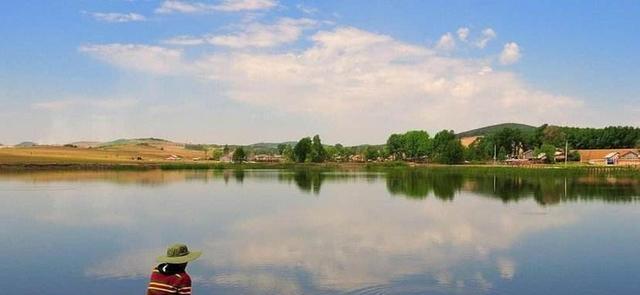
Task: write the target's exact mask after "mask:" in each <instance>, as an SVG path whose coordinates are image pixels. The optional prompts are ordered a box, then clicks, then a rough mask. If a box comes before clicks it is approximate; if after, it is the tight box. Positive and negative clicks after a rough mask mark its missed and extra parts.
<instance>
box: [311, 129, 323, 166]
mask: <svg viewBox="0 0 640 295" xmlns="http://www.w3.org/2000/svg"><path fill="white" fill-rule="evenodd" d="M310 157H311V162H314V163H322V162H324V161H325V160H326V159H327V151H325V150H324V147H323V146H322V142H321V141H320V136H319V135H316V136H314V137H313V143H312V144H311V154H310Z"/></svg>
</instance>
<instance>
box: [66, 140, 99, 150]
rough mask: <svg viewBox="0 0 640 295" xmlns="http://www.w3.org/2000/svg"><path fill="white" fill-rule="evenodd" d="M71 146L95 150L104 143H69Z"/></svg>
mask: <svg viewBox="0 0 640 295" xmlns="http://www.w3.org/2000/svg"><path fill="white" fill-rule="evenodd" d="M69 145H73V146H77V147H79V148H95V147H99V146H100V145H102V142H99V141H76V142H72V143H69Z"/></svg>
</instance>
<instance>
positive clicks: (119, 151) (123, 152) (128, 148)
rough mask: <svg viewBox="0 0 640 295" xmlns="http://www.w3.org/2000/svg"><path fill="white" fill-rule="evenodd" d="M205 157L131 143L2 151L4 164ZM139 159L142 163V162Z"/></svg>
mask: <svg viewBox="0 0 640 295" xmlns="http://www.w3.org/2000/svg"><path fill="white" fill-rule="evenodd" d="M171 155H176V156H179V157H181V158H182V160H177V161H176V160H167V158H168V157H170V156H171ZM205 156H206V155H205V153H204V152H203V151H196V150H187V149H185V148H184V147H183V146H182V145H179V144H175V143H159V144H150V145H137V144H131V145H118V146H112V147H104V148H72V147H61V146H35V147H25V148H2V149H0V164H75V163H79V164H86V163H97V164H107V163H116V164H120V163H158V162H193V158H202V159H204V158H205ZM138 157H140V158H141V160H138Z"/></svg>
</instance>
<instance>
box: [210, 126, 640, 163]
mask: <svg viewBox="0 0 640 295" xmlns="http://www.w3.org/2000/svg"><path fill="white" fill-rule="evenodd" d="M566 144H567V145H568V147H569V149H572V150H574V149H605V148H606V149H611V148H633V147H640V128H635V127H617V126H612V127H606V128H577V127H560V126H553V125H547V124H545V125H542V126H540V127H537V128H532V129H531V130H522V129H517V128H509V127H505V128H501V129H498V130H494V131H492V132H489V133H488V134H485V135H484V136H480V137H478V138H477V139H476V140H475V141H474V142H473V143H471V144H470V145H469V146H467V147H465V146H463V145H462V144H461V142H460V139H459V138H457V137H456V134H455V133H454V132H453V130H442V131H440V132H438V133H436V134H435V135H434V136H433V137H431V136H430V135H429V133H428V132H427V131H424V130H411V131H407V132H405V133H397V134H391V135H390V136H389V137H388V139H387V141H386V143H385V144H381V145H360V146H352V147H345V146H343V145H341V144H335V145H324V144H322V141H321V139H320V136H319V135H315V136H313V137H303V138H301V139H300V140H299V141H298V142H297V143H295V144H279V145H278V146H277V149H276V150H275V151H274V152H275V153H277V154H279V155H282V156H283V157H284V158H285V159H286V160H288V161H290V162H296V163H307V162H308V163H322V162H327V161H349V160H352V159H354V158H353V157H354V156H356V157H357V159H358V160H360V161H377V160H385V161H386V160H396V161H412V162H430V163H442V164H458V163H462V162H465V161H477V162H482V161H490V160H493V158H494V156H495V157H496V159H497V160H505V159H508V158H516V157H518V156H519V155H520V154H521V153H522V152H524V151H529V150H531V151H533V154H534V155H539V154H541V153H544V154H545V155H547V160H548V161H549V162H553V158H554V157H553V156H552V155H554V153H555V151H556V149H557V148H560V149H564V147H565V145H566ZM228 151H229V148H228V147H227V146H225V149H224V151H217V152H216V153H218V154H217V155H218V156H219V155H220V154H227V152H228ZM214 152H215V151H214ZM249 153H250V151H246V150H245V148H243V147H242V146H239V147H236V149H235V151H234V152H233V161H235V162H242V161H246V159H247V156H248V154H249ZM568 159H569V160H579V155H578V154H577V152H572V153H570V154H569V155H568Z"/></svg>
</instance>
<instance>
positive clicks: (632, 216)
mask: <svg viewBox="0 0 640 295" xmlns="http://www.w3.org/2000/svg"><path fill="white" fill-rule="evenodd" d="M639 196H640V182H639V181H638V179H632V178H613V177H589V176H580V177H564V176H562V177H560V176H527V177H524V176H523V177H515V176H508V175H502V176H494V175H489V174H468V173H467V174H456V173H441V172H433V171H431V172H429V171H415V170H398V171H393V172H388V173H355V172H354V173H344V172H341V173H336V172H334V173H327V172H325V173H319V172H309V171H298V172H291V171H164V172H163V171H146V172H37V173H14V174H0V223H1V226H0V249H1V250H0V261H1V263H0V272H1V273H3V274H4V275H2V276H0V285H1V286H2V289H3V290H6V291H7V293H5V292H4V291H2V292H0V293H2V294H144V292H145V288H146V282H147V276H148V275H149V272H150V270H151V268H152V267H153V266H154V263H153V260H154V258H155V257H156V256H158V255H160V254H162V253H163V252H164V251H165V247H166V245H168V244H171V243H174V242H178V241H179V242H185V243H187V244H189V246H190V247H192V248H194V249H201V250H203V251H204V255H203V257H202V258H201V259H200V260H198V261H197V262H195V263H193V264H192V265H190V266H189V272H190V273H191V275H192V277H193V278H194V281H195V282H194V291H195V294H336V293H339V294H640V251H639V250H640V203H638V202H637V200H638V197H639Z"/></svg>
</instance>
